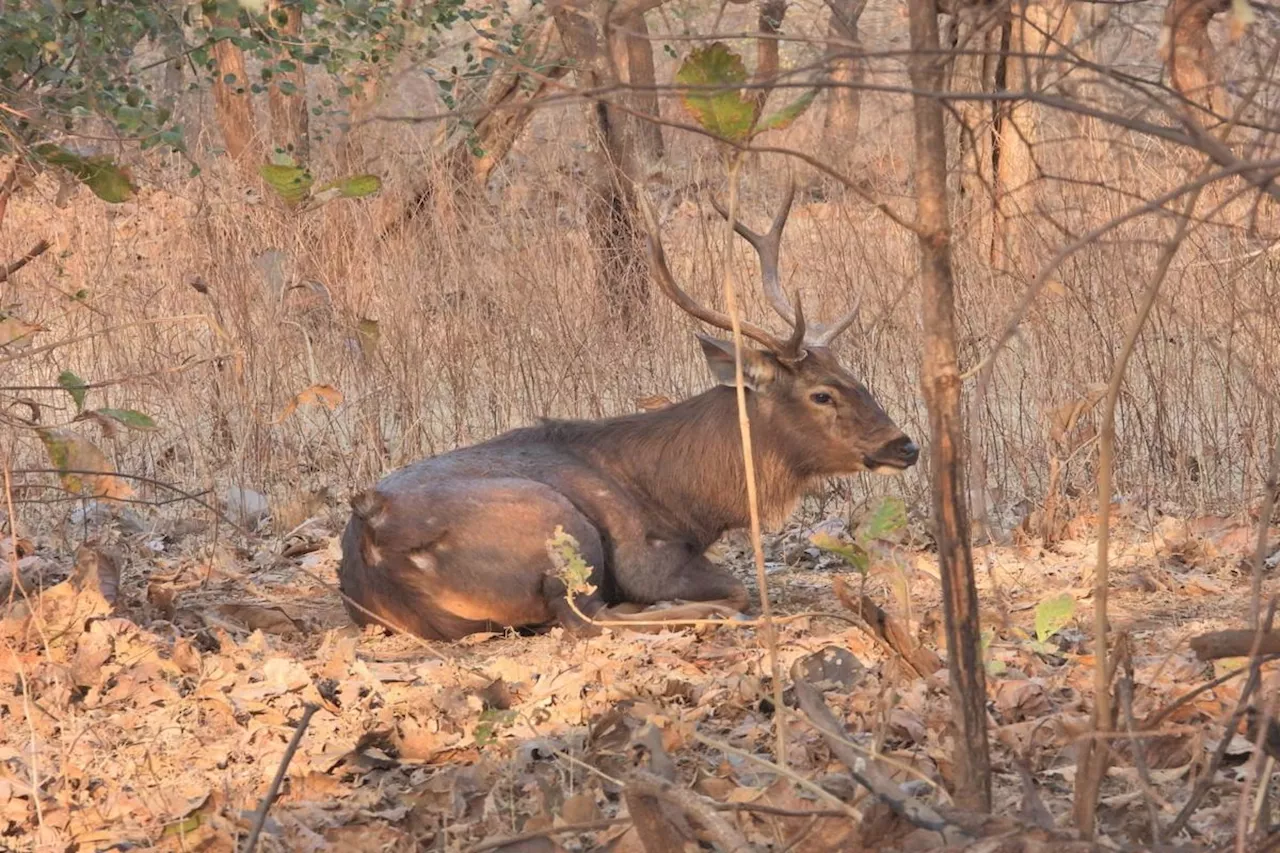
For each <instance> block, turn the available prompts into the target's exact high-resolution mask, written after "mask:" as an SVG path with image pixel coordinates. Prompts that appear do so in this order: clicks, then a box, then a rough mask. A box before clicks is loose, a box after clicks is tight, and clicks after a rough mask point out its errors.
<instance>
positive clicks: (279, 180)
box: [258, 163, 314, 207]
mask: <svg viewBox="0 0 1280 853" xmlns="http://www.w3.org/2000/svg"><path fill="white" fill-rule="evenodd" d="M258 172H259V173H260V174H261V175H262V179H263V180H264V181H266V182H267V186H269V187H271V189H273V190H275V192H276V195H278V196H280V199H281V200H282V201H283V202H284V203H285V204H287V205H288V206H289V207H296V206H297V205H298V204H300V203H301V202H302V201H304V200H305V199H306V197H307V195H308V194H309V193H310V191H311V184H312V183H313V182H314V179H313V178H312V177H311V173H310V172H308V171H307V170H306V168H305V167H303V166H297V165H283V164H280V163H263V164H262V165H261V166H259V167H258Z"/></svg>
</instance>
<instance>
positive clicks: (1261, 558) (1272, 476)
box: [1249, 432, 1280, 629]
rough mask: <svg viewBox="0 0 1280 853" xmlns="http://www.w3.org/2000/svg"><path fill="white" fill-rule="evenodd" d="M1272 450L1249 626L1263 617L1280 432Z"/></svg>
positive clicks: (1260, 514) (1277, 485)
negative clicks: (1263, 580) (1264, 574)
mask: <svg viewBox="0 0 1280 853" xmlns="http://www.w3.org/2000/svg"><path fill="white" fill-rule="evenodd" d="M1275 441H1276V443H1275V447H1274V448H1273V449H1272V451H1271V464H1270V466H1268V468H1267V481H1266V483H1264V484H1263V494H1262V508H1261V510H1260V511H1259V512H1258V540H1257V542H1256V543H1255V545H1254V548H1253V561H1252V562H1253V566H1252V569H1253V577H1252V578H1251V580H1250V585H1249V627H1250V628H1254V629H1257V627H1258V621H1259V620H1260V619H1261V618H1262V572H1263V569H1265V568H1266V565H1265V562H1266V559H1267V544H1268V541H1269V537H1270V533H1271V514H1272V513H1273V512H1275V500H1276V490H1277V489H1280V432H1277V434H1276V439H1275Z"/></svg>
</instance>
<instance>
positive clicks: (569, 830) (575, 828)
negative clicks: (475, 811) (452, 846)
mask: <svg viewBox="0 0 1280 853" xmlns="http://www.w3.org/2000/svg"><path fill="white" fill-rule="evenodd" d="M620 823H631V818H629V817H607V818H602V819H601V820H593V821H588V822H587V823H566V824H564V825H563V826H544V827H543V828H542V829H531V830H529V831H527V832H517V833H515V834H514V835H500V836H498V837H497V838H489V839H486V840H484V841H481V842H480V843H479V844H473V845H471V846H470V847H468V848H467V849H466V851H465V853H485V851H487V850H497V849H498V848H499V847H506V846H507V845H508V844H518V843H519V842H521V841H532V840H533V839H535V838H546V837H548V836H551V835H576V834H578V833H580V832H595V831H596V830H600V829H608V828H609V827H611V826H617V825H618V824H620Z"/></svg>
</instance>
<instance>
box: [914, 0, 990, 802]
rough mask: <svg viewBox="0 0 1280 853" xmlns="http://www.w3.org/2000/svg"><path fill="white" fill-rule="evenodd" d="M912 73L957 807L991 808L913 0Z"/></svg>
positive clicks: (925, 90) (927, 7) (949, 306)
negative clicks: (953, 723)
mask: <svg viewBox="0 0 1280 853" xmlns="http://www.w3.org/2000/svg"><path fill="white" fill-rule="evenodd" d="M907 9H908V15H909V17H910V29H911V56H910V58H909V65H908V68H909V72H910V76H911V86H912V89H913V90H914V92H915V94H914V95H913V96H912V106H913V116H914V120H915V135H916V139H915V159H916V163H915V192H916V229H917V237H918V240H919V244H920V256H921V272H922V285H923V293H922V297H923V305H924V332H925V352H924V394H925V401H926V404H927V405H928V407H929V425H930V437H931V440H932V441H931V443H932V446H931V454H932V458H931V460H930V468H931V472H932V475H933V516H934V540H935V542H936V543H937V546H938V562H939V570H940V573H941V576H942V599H943V612H944V616H945V622H946V633H947V668H948V670H949V671H950V676H951V691H950V692H951V706H952V713H953V717H954V721H955V727H956V733H955V753H954V762H955V790H954V797H955V802H956V805H957V806H959V807H960V808H962V809H970V810H974V811H982V812H988V811H990V810H991V763H990V761H991V759H990V755H989V752H988V746H987V716H986V698H987V697H986V679H985V672H984V670H983V664H982V653H981V641H980V637H981V633H980V625H979V621H978V592H977V588H976V586H975V585H974V578H973V555H972V553H971V551H970V547H969V524H968V518H967V508H966V506H965V496H964V488H963V484H962V481H961V472H962V471H963V470H964V464H963V463H964V445H963V431H962V429H961V423H960V371H959V368H958V367H957V361H956V329H955V294H954V283H953V276H952V270H951V225H950V218H949V212H948V210H947V142H946V129H945V126H944V123H943V114H942V103H941V101H939V100H938V99H937V98H936V97H933V95H934V93H940V92H941V91H942V86H943V62H944V60H943V59H942V57H941V47H940V43H939V38H938V10H937V4H936V0H908V4H907Z"/></svg>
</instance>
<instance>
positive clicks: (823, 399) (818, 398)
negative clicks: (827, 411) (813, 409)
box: [809, 391, 832, 406]
mask: <svg viewBox="0 0 1280 853" xmlns="http://www.w3.org/2000/svg"><path fill="white" fill-rule="evenodd" d="M809 399H810V400H812V401H813V402H815V403H817V404H818V405H819V406H830V405H831V403H832V400H831V395H830V394H828V393H827V392H826V391H817V392H815V393H813V394H810V395H809Z"/></svg>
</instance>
